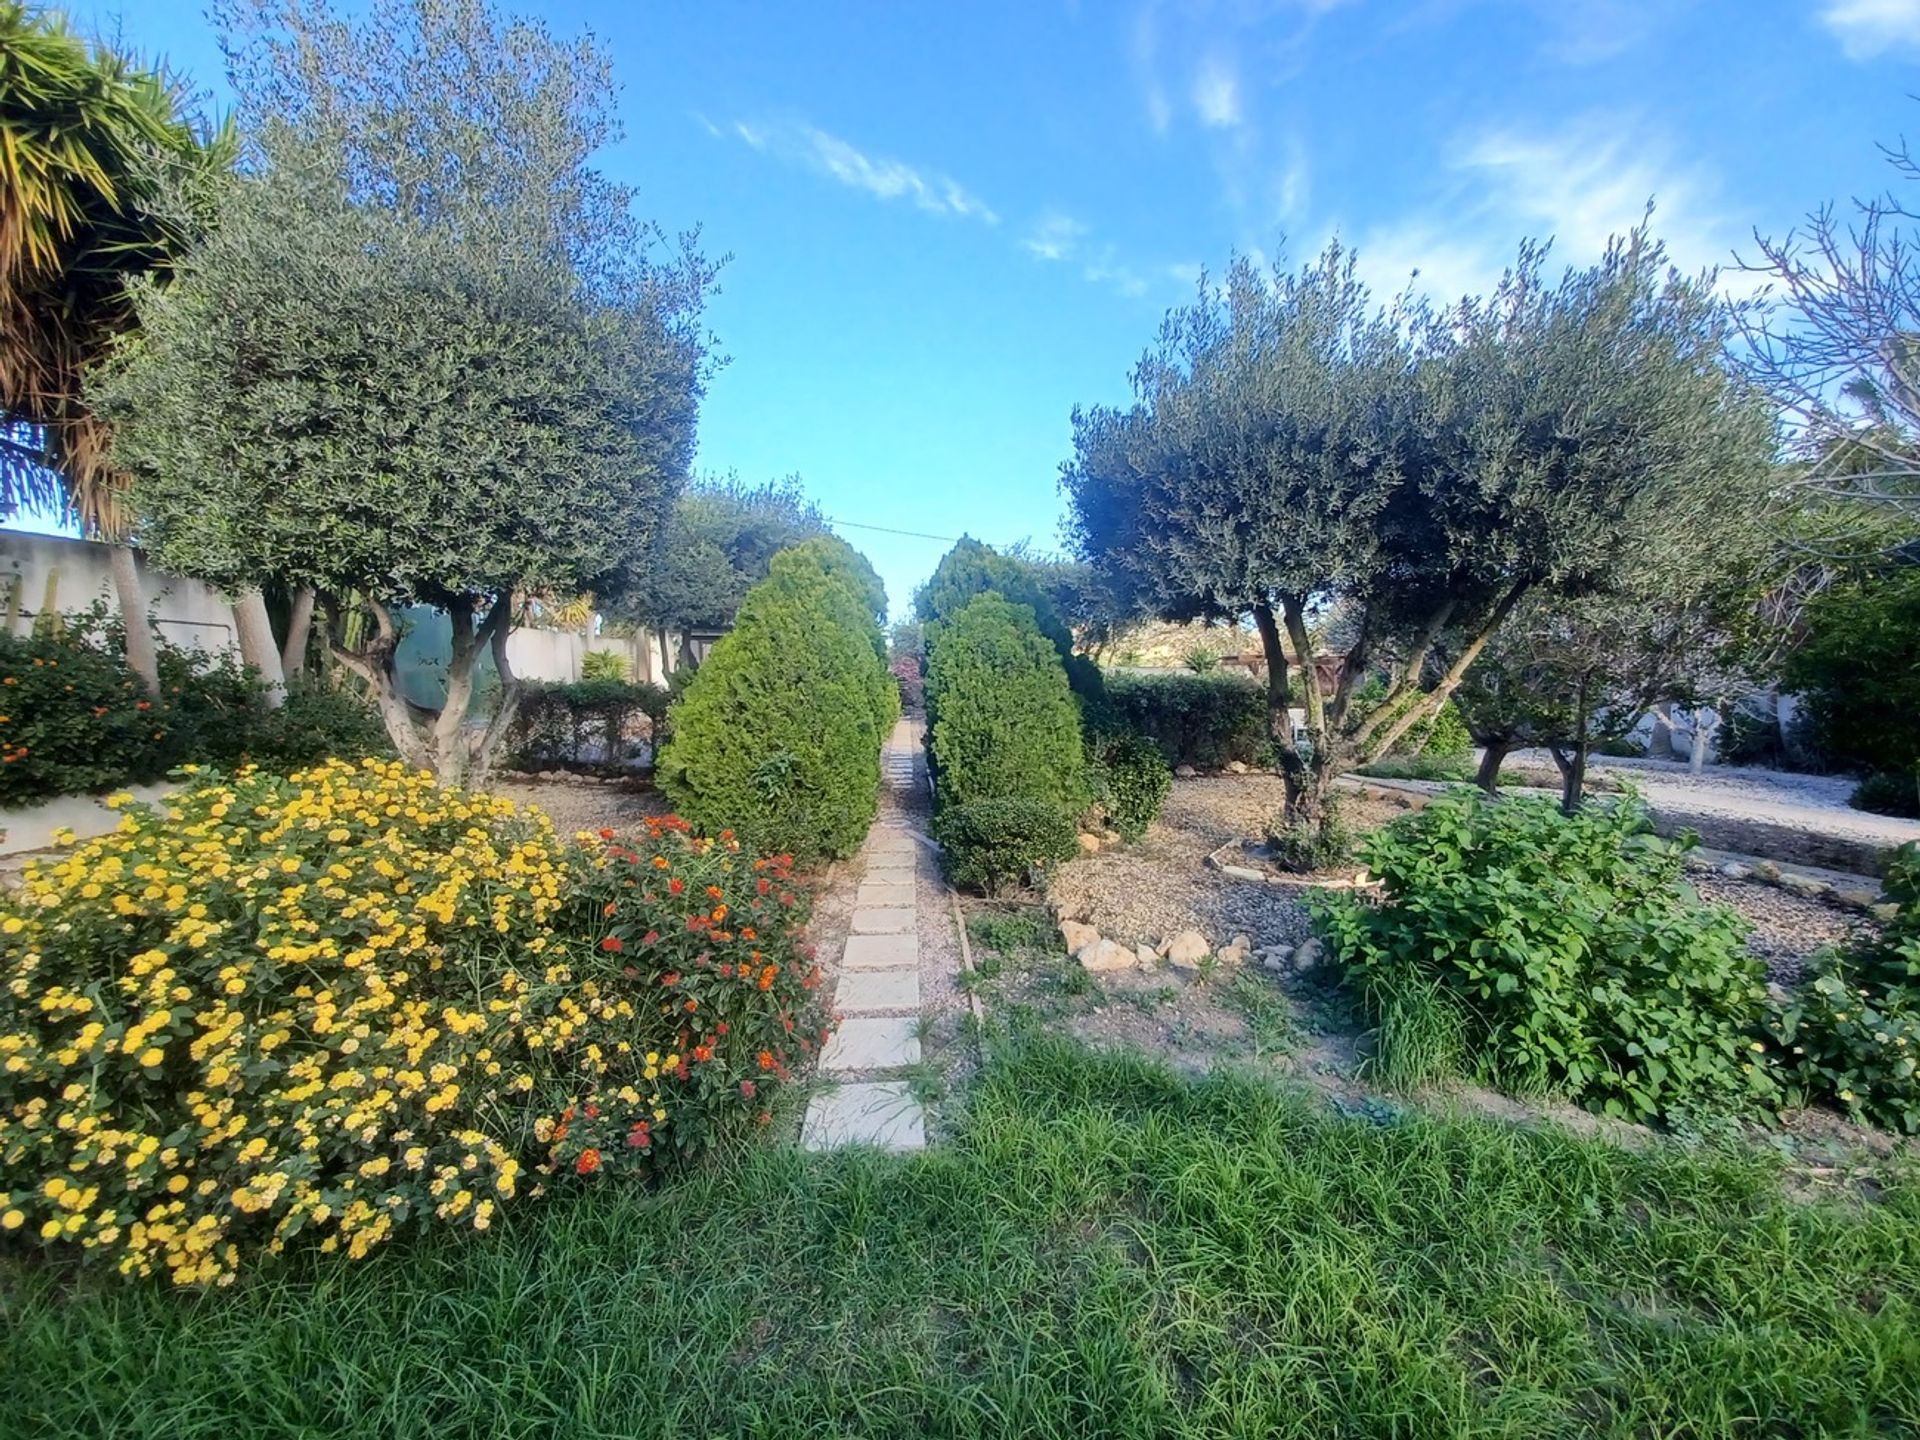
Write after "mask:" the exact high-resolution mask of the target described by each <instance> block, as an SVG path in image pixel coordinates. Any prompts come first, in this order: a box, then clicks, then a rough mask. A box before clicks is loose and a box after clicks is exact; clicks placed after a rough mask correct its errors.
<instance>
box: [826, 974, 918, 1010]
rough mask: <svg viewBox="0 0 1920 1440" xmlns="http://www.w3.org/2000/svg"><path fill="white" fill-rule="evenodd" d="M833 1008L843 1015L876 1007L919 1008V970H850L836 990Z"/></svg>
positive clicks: (843, 976) (879, 1008)
mask: <svg viewBox="0 0 1920 1440" xmlns="http://www.w3.org/2000/svg"><path fill="white" fill-rule="evenodd" d="M833 1008H834V1009H836V1010H838V1011H839V1012H840V1013H841V1014H843V1015H861V1014H867V1013H870V1012H873V1011H877V1010H918V1009H919V1008H920V972H919V971H918V970H849V971H848V972H847V973H846V974H844V975H842V976H841V977H840V984H839V986H838V988H837V989H835V990H834V992H833Z"/></svg>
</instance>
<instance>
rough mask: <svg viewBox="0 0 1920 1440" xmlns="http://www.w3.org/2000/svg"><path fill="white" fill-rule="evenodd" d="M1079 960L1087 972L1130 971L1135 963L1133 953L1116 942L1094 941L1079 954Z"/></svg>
mask: <svg viewBox="0 0 1920 1440" xmlns="http://www.w3.org/2000/svg"><path fill="white" fill-rule="evenodd" d="M1079 959H1080V964H1081V965H1082V966H1083V967H1084V968H1085V969H1088V970H1131V969H1132V968H1133V967H1134V965H1135V963H1136V961H1135V957H1134V953H1133V951H1131V950H1129V949H1128V948H1127V947H1126V946H1124V945H1122V944H1121V943H1120V942H1119V941H1117V940H1096V941H1094V942H1093V944H1091V945H1089V946H1087V947H1086V948H1085V949H1084V950H1082V951H1081V952H1080V955H1079Z"/></svg>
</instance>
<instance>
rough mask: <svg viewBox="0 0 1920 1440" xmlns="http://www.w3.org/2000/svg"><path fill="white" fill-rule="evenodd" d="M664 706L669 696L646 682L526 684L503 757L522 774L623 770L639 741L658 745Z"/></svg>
mask: <svg viewBox="0 0 1920 1440" xmlns="http://www.w3.org/2000/svg"><path fill="white" fill-rule="evenodd" d="M667 703H668V694H667V691H665V690H664V689H662V688H661V687H660V686H658V685H654V684H652V683H650V682H648V681H644V680H642V681H629V680H625V679H619V678H590V679H582V680H575V681H572V682H569V683H565V684H556V685H543V684H537V683H535V684H530V685H528V686H527V687H526V693H525V694H524V696H523V697H522V699H521V701H520V709H519V711H518V713H517V714H516V715H515V716H514V721H513V730H512V733H511V734H510V735H509V736H508V738H507V753H508V756H509V757H510V759H511V761H512V763H513V764H514V765H515V766H517V767H518V768H520V769H522V770H545V769H549V768H552V767H554V766H556V765H557V766H561V767H575V766H589V765H592V766H608V767H622V766H623V764H624V760H625V757H626V754H627V750H628V748H629V747H630V746H632V745H634V744H637V743H638V742H639V741H641V740H642V739H651V740H653V741H655V742H656V744H657V743H658V741H659V739H660V738H661V735H662V733H663V731H664V729H665V725H666V717H667Z"/></svg>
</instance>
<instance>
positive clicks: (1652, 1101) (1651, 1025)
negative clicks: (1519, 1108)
mask: <svg viewBox="0 0 1920 1440" xmlns="http://www.w3.org/2000/svg"><path fill="white" fill-rule="evenodd" d="M1690 844H1691V841H1690V840H1681V841H1674V840H1663V839H1660V838H1659V837H1658V836H1656V835H1654V834H1653V833H1652V829H1651V826H1650V824H1649V822H1648V820H1647V815H1646V810H1645V808H1644V807H1643V806H1642V805H1641V804H1640V803H1639V801H1638V800H1637V799H1636V798H1634V797H1632V796H1629V797H1627V798H1625V799H1623V800H1621V801H1620V802H1618V803H1617V804H1612V805H1595V806H1590V807H1588V808H1586V809H1584V810H1582V811H1580V812H1579V813H1578V814H1576V815H1573V816H1568V815H1564V814H1562V813H1561V812H1560V810H1559V809H1558V808H1557V807H1556V806H1555V805H1553V804H1552V803H1551V802H1550V801H1547V800H1541V799H1514V798H1508V799H1502V800H1489V799H1487V798H1486V797H1485V796H1482V795H1480V794H1478V793H1476V792H1471V791H1455V792H1452V793H1450V794H1448V795H1446V796H1443V797H1441V798H1440V799H1438V800H1436V801H1434V802H1433V803H1432V804H1430V805H1428V806H1427V808H1426V809H1424V810H1422V811H1420V812H1418V813H1417V814H1414V815H1409V816H1406V817H1403V818H1402V819H1400V820H1397V821H1395V822H1394V823H1393V824H1391V825H1389V826H1387V827H1386V828H1385V829H1382V830H1379V831H1376V832H1375V833H1374V834H1373V835H1371V836H1369V837H1368V838H1367V840H1366V841H1365V842H1364V843H1363V844H1362V845H1361V847H1360V852H1359V853H1360V857H1361V858H1362V859H1363V860H1364V861H1365V862H1366V863H1367V865H1368V866H1369V868H1370V869H1371V870H1372V871H1373V872H1374V873H1375V874H1376V875H1378V876H1379V877H1380V878H1381V879H1382V880H1383V881H1384V883H1385V893H1384V895H1383V896H1381V897H1380V898H1379V900H1378V901H1377V902H1376V901H1374V900H1371V899H1364V898H1360V897H1356V896H1354V895H1350V894H1349V895H1332V896H1322V897H1318V898H1317V899H1316V901H1315V911H1316V918H1317V919H1318V921H1319V923H1320V925H1321V926H1322V928H1323V929H1324V931H1325V933H1326V934H1327V936H1328V938H1329V939H1330V941H1331V942H1332V946H1333V948H1334V950H1335V951H1336V952H1337V953H1338V955H1339V957H1340V960H1341V962H1342V963H1343V965H1344V966H1345V967H1346V972H1347V975H1348V978H1349V980H1350V981H1351V983H1352V984H1353V985H1354V986H1355V987H1356V988H1357V990H1358V992H1359V996H1360V998H1361V1001H1362V1003H1363V1005H1364V1006H1365V1008H1366V1009H1367V1011H1368V1012H1369V1013H1370V1015H1371V1016H1372V1018H1373V1019H1374V1020H1375V1021H1376V1023H1377V1024H1378V1025H1379V1027H1380V1031H1379V1036H1378V1041H1379V1045H1380V1052H1381V1053H1380V1064H1381V1068H1382V1071H1383V1073H1384V1074H1386V1075H1388V1076H1390V1077H1393V1078H1395V1079H1396V1080H1397V1081H1400V1082H1408V1081H1414V1080H1418V1079H1422V1078H1426V1076H1427V1075H1431V1074H1434V1073H1439V1072H1443V1071H1444V1070H1447V1069H1451V1068H1455V1067H1462V1068H1465V1069H1467V1070H1470V1071H1471V1072H1473V1073H1475V1074H1477V1075H1479V1076H1481V1077H1484V1078H1485V1079H1488V1080H1490V1081H1492V1082H1493V1083H1495V1084H1498V1085H1500V1086H1501V1087H1502V1088H1505V1089H1509V1090H1514V1091H1518V1092H1522V1093H1532V1094H1539V1093H1553V1094H1564V1095H1567V1096H1570V1097H1572V1098H1573V1099H1575V1100H1578V1101H1579V1102H1581V1103H1582V1104H1584V1105H1587V1106H1589V1107H1590V1108H1593V1109H1596V1110H1600V1111H1602V1112H1604V1113H1606V1114H1609V1115H1615V1116H1620V1117H1624V1118H1628V1119H1634V1120H1654V1119H1660V1118H1669V1119H1671V1118H1674V1117H1675V1116H1677V1115H1683V1114H1685V1113H1687V1112H1689V1111H1694V1110H1698V1109H1719V1108H1727V1109H1731V1108H1738V1107H1741V1106H1752V1105H1756V1104H1762V1103H1768V1102H1772V1101H1774V1100H1776V1099H1777V1096H1778V1084H1777V1080H1776V1078H1775V1074H1774V1069H1773V1067H1772V1065H1771V1064H1770V1063H1769V1062H1768V1060H1767V1057H1766V1055H1765V1054H1764V1053H1759V1052H1764V1051H1765V1050H1766V1048H1767V1047H1766V1046H1765V1044H1764V1043H1763V1042H1762V1040H1761V1039H1760V1038H1759V1035H1760V1033H1761V1027H1762V1026H1763V1024H1764V1023H1765V1021H1766V1018H1767V1012H1768V1005H1767V992H1766V985H1765V973H1764V970H1763V968H1762V966H1761V963H1760V962H1759V961H1758V960H1757V959H1756V958H1755V957H1754V956H1752V955H1751V954H1749V953H1748V952H1747V950H1746V948H1745V943H1744V942H1745V935H1746V925H1745V922H1743V921H1742V920H1741V919H1740V918H1739V916H1737V915H1736V914H1734V912H1733V911H1731V910H1729V909H1727V908H1726V907H1724V906H1718V905H1703V904H1701V903H1700V902H1699V900H1698V898H1697V897H1696V896H1695V895H1694V894H1693V892H1692V890H1691V889H1690V887H1688V886H1686V885H1685V884H1684V882H1683V881H1682V879H1681V871H1682V864H1683V857H1684V856H1685V854H1686V851H1687V849H1688V848H1689V845H1690ZM1423 1072H1424V1073H1423Z"/></svg>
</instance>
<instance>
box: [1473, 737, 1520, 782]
mask: <svg viewBox="0 0 1920 1440" xmlns="http://www.w3.org/2000/svg"><path fill="white" fill-rule="evenodd" d="M1512 753H1513V742H1512V741H1511V740H1495V741H1492V742H1491V743H1489V744H1488V745H1486V746H1485V747H1484V748H1483V749H1482V750H1481V752H1480V769H1479V771H1478V772H1477V773H1476V774H1475V775H1474V777H1473V783H1474V784H1476V785H1478V786H1479V787H1480V788H1481V789H1482V790H1484V791H1486V792H1487V794H1489V795H1498V794H1499V793H1500V767H1501V766H1502V765H1503V764H1505V763H1506V759H1507V756H1508V755H1510V754H1512Z"/></svg>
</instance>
